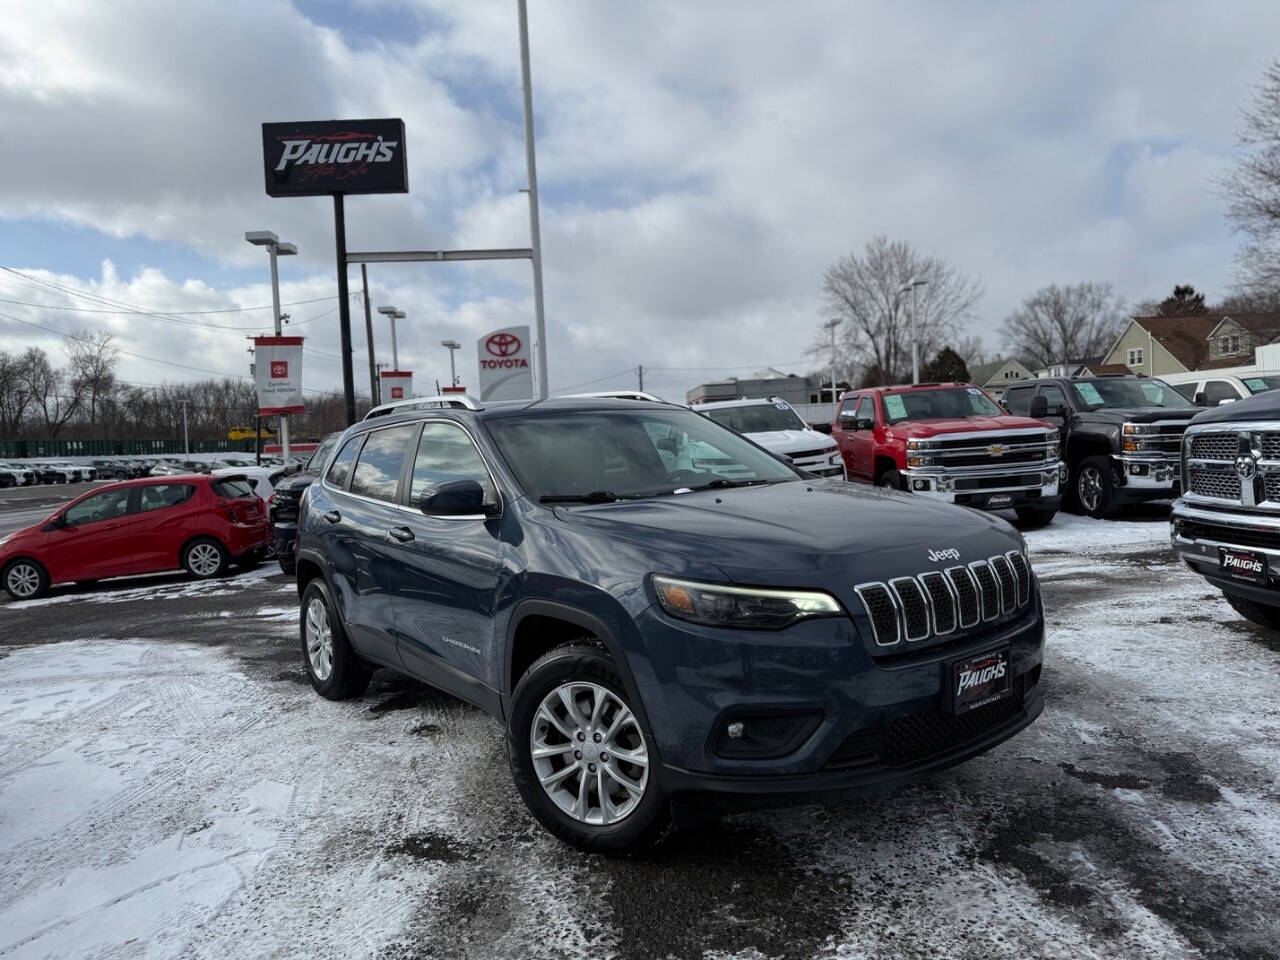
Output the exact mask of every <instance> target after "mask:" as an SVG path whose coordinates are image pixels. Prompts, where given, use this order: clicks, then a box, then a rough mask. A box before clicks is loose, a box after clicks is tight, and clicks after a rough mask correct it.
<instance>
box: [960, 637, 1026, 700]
mask: <svg viewBox="0 0 1280 960" xmlns="http://www.w3.org/2000/svg"><path fill="white" fill-rule="evenodd" d="M950 680H951V697H950V699H951V712H952V713H956V714H961V713H968V712H969V711H970V710H976V709H977V708H978V707H985V706H986V705H987V704H989V703H995V702H996V701H997V700H1003V699H1004V698H1005V697H1007V696H1009V695H1010V694H1011V693H1012V692H1013V683H1012V681H1013V663H1012V662H1011V660H1010V659H1009V647H1008V646H1003V647H997V648H996V649H995V650H988V651H987V652H986V653H980V654H978V655H977V656H973V657H965V658H964V659H963V660H953V661H951V669H950Z"/></svg>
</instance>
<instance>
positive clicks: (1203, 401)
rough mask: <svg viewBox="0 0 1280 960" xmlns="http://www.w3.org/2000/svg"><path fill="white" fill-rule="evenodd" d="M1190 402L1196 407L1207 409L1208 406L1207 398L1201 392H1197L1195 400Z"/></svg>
mask: <svg viewBox="0 0 1280 960" xmlns="http://www.w3.org/2000/svg"><path fill="white" fill-rule="evenodd" d="M1191 402H1192V403H1194V404H1195V405H1196V406H1197V407H1207V406H1208V405H1209V398H1208V397H1206V396H1205V395H1204V391H1203V390H1200V391H1197V393H1196V395H1195V398H1194V399H1193V400H1192V401H1191Z"/></svg>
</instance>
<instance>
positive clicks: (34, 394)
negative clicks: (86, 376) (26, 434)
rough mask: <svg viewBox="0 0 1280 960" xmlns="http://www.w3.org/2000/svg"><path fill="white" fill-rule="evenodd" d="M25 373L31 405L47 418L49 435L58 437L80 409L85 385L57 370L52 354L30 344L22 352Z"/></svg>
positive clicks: (46, 432)
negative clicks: (51, 359) (52, 360)
mask: <svg viewBox="0 0 1280 960" xmlns="http://www.w3.org/2000/svg"><path fill="white" fill-rule="evenodd" d="M22 377H23V380H24V382H25V384H26V386H27V389H28V391H29V392H30V395H31V405H32V407H33V408H34V409H35V411H36V412H37V413H38V414H39V416H40V418H41V420H43V422H44V428H45V435H46V436H47V437H48V438H49V439H50V440H56V439H57V437H58V434H59V433H61V432H62V428H63V427H65V426H66V425H67V424H68V423H69V422H70V421H71V418H72V417H74V416H75V415H76V413H77V412H78V411H79V410H80V402H81V399H82V396H83V391H82V385H81V384H80V382H79V381H78V380H76V379H75V378H74V377H68V376H67V375H66V374H65V372H64V371H62V370H55V369H54V368H53V364H51V363H50V362H49V355H48V354H47V353H45V352H44V351H43V350H41V349H40V348H39V347H30V348H29V349H28V350H27V352H26V353H24V354H23V355H22Z"/></svg>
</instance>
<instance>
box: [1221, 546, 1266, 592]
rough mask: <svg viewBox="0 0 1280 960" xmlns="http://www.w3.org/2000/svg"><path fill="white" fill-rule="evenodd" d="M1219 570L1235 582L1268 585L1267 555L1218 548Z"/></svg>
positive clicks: (1230, 548) (1232, 548)
mask: <svg viewBox="0 0 1280 960" xmlns="http://www.w3.org/2000/svg"><path fill="white" fill-rule="evenodd" d="M1218 569H1219V570H1221V571H1222V572H1223V573H1225V574H1226V575H1227V576H1228V577H1231V578H1232V579H1234V580H1248V581H1249V582H1250V583H1260V584H1262V585H1263V586H1266V583H1267V555H1266V554H1265V553H1254V552H1253V551H1252V550H1237V549H1236V548H1235V547H1219V548H1218Z"/></svg>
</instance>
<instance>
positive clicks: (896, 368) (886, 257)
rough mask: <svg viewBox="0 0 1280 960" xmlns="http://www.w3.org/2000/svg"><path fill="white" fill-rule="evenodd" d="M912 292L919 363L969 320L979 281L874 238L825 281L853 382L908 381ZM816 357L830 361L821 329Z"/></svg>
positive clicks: (829, 313) (832, 270) (841, 261)
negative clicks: (912, 284)
mask: <svg viewBox="0 0 1280 960" xmlns="http://www.w3.org/2000/svg"><path fill="white" fill-rule="evenodd" d="M912 280H923V281H925V283H924V285H922V286H920V287H917V288H916V309H917V316H916V318H915V327H916V337H917V341H918V344H919V354H920V362H921V363H922V364H923V363H924V360H925V358H926V357H930V356H932V355H933V354H935V353H936V352H937V351H938V349H939V348H940V347H941V346H942V345H943V343H944V342H945V341H947V340H949V339H951V337H952V336H953V335H954V334H955V333H956V332H957V330H958V327H959V325H960V323H961V321H963V320H966V319H969V318H970V317H971V316H972V313H973V308H974V306H975V305H976V304H977V302H978V300H979V298H980V297H981V296H982V284H981V283H980V282H978V281H976V280H971V279H970V278H968V277H966V276H965V275H964V274H962V273H960V272H959V271H958V270H956V269H955V268H954V267H952V266H949V265H948V264H945V263H943V262H942V261H941V260H939V259H938V258H937V257H933V256H927V255H925V254H921V253H920V252H919V251H917V250H916V249H915V248H914V247H913V246H911V245H910V244H909V243H905V242H903V241H891V240H889V238H888V237H885V236H877V237H875V238H874V239H872V240H871V242H870V243H868V244H867V245H866V248H865V249H864V250H863V251H862V254H861V255H858V254H856V253H851V254H847V255H846V256H843V257H841V258H840V259H839V260H838V261H836V262H835V263H834V264H833V265H832V266H831V267H829V268H828V269H827V272H826V275H825V277H824V278H823V291H824V293H825V299H826V310H827V316H828V319H830V320H838V321H839V322H840V326H839V328H838V330H837V331H836V337H837V352H838V353H839V354H840V355H841V356H842V358H843V362H842V363H841V364H837V366H843V367H844V368H845V369H847V370H849V372H850V373H854V372H855V371H856V373H857V374H860V376H858V375H854V376H851V377H850V380H851V381H855V382H858V381H860V382H862V383H867V382H875V383H901V382H905V381H908V380H910V379H911V315H910V311H911V293H910V292H909V291H905V290H903V289H902V288H903V286H904V285H905V284H907V283H908V282H910V281H912ZM813 350H814V353H815V355H818V356H824V355H826V356H829V355H830V341H829V339H828V336H827V334H826V333H825V331H824V332H823V334H822V335H820V336H819V337H818V338H817V339H816V340H815V342H814V345H813Z"/></svg>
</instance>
